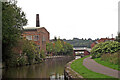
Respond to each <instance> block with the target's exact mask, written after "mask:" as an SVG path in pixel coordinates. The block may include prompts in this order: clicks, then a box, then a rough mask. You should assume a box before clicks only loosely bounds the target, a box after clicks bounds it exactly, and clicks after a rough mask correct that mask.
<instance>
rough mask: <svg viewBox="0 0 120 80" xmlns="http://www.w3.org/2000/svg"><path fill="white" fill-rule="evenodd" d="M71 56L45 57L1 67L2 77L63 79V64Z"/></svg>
mask: <svg viewBox="0 0 120 80" xmlns="http://www.w3.org/2000/svg"><path fill="white" fill-rule="evenodd" d="M73 59H74V58H73V57H63V58H53V59H47V60H46V61H44V62H43V63H40V64H35V65H31V66H23V67H18V68H9V69H3V71H2V72H3V73H2V77H3V78H50V80H53V79H57V80H64V66H65V64H66V63H67V62H69V61H71V60H73Z"/></svg>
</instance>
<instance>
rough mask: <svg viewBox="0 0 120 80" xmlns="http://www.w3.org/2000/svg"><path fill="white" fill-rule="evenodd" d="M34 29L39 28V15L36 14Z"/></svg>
mask: <svg viewBox="0 0 120 80" xmlns="http://www.w3.org/2000/svg"><path fill="white" fill-rule="evenodd" d="M36 27H40V23H39V14H36Z"/></svg>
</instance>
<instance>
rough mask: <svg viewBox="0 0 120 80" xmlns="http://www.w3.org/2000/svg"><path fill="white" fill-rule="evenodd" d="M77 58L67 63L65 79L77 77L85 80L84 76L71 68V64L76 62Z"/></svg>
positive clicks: (69, 79)
mask: <svg viewBox="0 0 120 80" xmlns="http://www.w3.org/2000/svg"><path fill="white" fill-rule="evenodd" d="M75 60H76V59H74V60H72V61H70V62H69V63H67V64H66V65H65V69H64V78H65V80H71V79H75V78H79V79H80V78H81V79H82V80H83V77H82V76H81V75H80V74H78V73H77V72H75V71H74V70H73V69H71V67H70V65H71V64H72V62H74V61H75Z"/></svg>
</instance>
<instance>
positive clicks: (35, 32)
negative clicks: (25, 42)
mask: <svg viewBox="0 0 120 80" xmlns="http://www.w3.org/2000/svg"><path fill="white" fill-rule="evenodd" d="M23 37H26V38H27V37H30V38H29V39H32V41H34V42H35V44H36V45H37V46H38V47H39V48H40V50H44V51H45V52H46V43H47V42H49V38H50V37H49V32H48V31H47V30H46V29H45V28H44V27H40V28H36V29H25V30H24V32H23Z"/></svg>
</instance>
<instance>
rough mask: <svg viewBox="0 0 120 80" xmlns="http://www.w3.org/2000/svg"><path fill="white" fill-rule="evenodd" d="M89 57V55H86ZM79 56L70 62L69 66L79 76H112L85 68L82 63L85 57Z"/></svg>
mask: <svg viewBox="0 0 120 80" xmlns="http://www.w3.org/2000/svg"><path fill="white" fill-rule="evenodd" d="M86 57H89V56H86ZM86 57H83V58H80V59H77V60H75V61H74V62H73V63H72V64H71V68H72V69H73V70H74V71H76V72H78V73H79V74H80V75H81V76H83V77H84V78H113V77H111V76H107V75H104V74H100V73H96V72H93V71H91V70H89V69H87V68H86V67H85V66H84V65H83V60H84V59H85V58H86Z"/></svg>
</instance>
